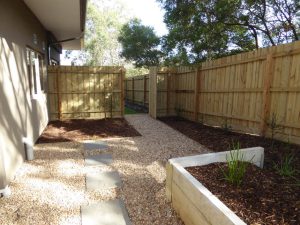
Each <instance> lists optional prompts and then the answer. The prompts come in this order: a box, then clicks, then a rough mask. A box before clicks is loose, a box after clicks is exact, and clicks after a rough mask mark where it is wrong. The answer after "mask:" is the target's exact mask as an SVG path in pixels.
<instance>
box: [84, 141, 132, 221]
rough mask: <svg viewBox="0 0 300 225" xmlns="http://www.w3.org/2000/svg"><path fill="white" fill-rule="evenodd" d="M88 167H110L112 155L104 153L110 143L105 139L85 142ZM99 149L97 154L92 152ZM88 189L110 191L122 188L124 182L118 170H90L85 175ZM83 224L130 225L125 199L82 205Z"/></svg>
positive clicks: (88, 190) (86, 164)
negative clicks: (104, 140)
mask: <svg viewBox="0 0 300 225" xmlns="http://www.w3.org/2000/svg"><path fill="white" fill-rule="evenodd" d="M83 150H84V155H85V164H84V165H85V166H86V167H110V164H111V163H112V161H113V159H112V155H111V154H107V153H103V152H102V151H106V150H108V145H107V144H106V142H103V141H91V142H90V141H89V142H87V143H83ZM93 151H98V153H97V154H90V153H91V152H93ZM85 185H86V191H87V192H90V191H96V192H97V191H100V192H101V191H110V190H112V189H114V188H121V186H122V182H121V179H120V176H119V173H118V172H117V171H108V172H107V171H97V170H96V171H89V172H87V173H86V175H85ZM81 218H82V219H81V221H82V225H130V224H131V223H130V220H129V217H128V214H127V210H126V208H125V205H124V203H123V201H121V200H119V199H116V200H108V201H99V202H97V203H93V204H90V205H83V206H82V207H81Z"/></svg>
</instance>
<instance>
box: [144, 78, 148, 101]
mask: <svg viewBox="0 0 300 225" xmlns="http://www.w3.org/2000/svg"><path fill="white" fill-rule="evenodd" d="M146 82H147V81H146V75H144V106H146V90H147V83H146Z"/></svg>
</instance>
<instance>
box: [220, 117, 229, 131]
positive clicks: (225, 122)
mask: <svg viewBox="0 0 300 225" xmlns="http://www.w3.org/2000/svg"><path fill="white" fill-rule="evenodd" d="M221 127H222V128H223V129H224V130H226V131H229V130H231V128H232V127H231V126H230V125H229V124H228V118H225V119H224V123H223V124H222V125H221Z"/></svg>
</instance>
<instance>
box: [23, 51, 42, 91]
mask: <svg viewBox="0 0 300 225" xmlns="http://www.w3.org/2000/svg"><path fill="white" fill-rule="evenodd" d="M26 60H27V71H28V75H29V87H30V93H31V95H37V94H39V93H41V92H42V90H44V87H45V85H44V80H45V78H44V74H45V73H44V70H43V67H44V59H43V55H42V54H40V53H38V52H36V51H34V50H32V49H30V48H27V49H26Z"/></svg>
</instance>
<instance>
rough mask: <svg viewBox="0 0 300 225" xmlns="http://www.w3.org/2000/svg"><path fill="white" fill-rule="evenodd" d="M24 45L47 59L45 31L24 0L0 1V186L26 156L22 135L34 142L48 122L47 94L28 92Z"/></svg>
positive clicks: (11, 176) (4, 183)
mask: <svg viewBox="0 0 300 225" xmlns="http://www.w3.org/2000/svg"><path fill="white" fill-rule="evenodd" d="M33 34H36V35H37V40H38V43H37V44H34V43H33ZM42 42H44V43H45V45H44V48H43V43H42ZM26 47H30V48H32V49H34V50H36V51H38V52H40V53H42V54H43V56H44V61H45V62H47V40H46V31H45V29H44V27H43V26H42V24H41V23H40V22H39V21H38V19H37V18H36V17H35V16H34V15H33V13H32V12H31V11H30V10H29V9H28V8H27V6H26V5H25V3H24V2H23V1H20V0H1V1H0V142H1V144H0V189H2V188H4V187H5V186H6V185H7V184H8V182H9V181H10V180H11V179H12V178H13V176H14V174H15V172H16V170H17V169H18V168H19V167H20V166H21V165H22V162H23V161H24V159H25V158H26V156H25V149H24V144H23V142H22V138H23V137H27V138H28V139H29V140H31V141H32V142H33V143H34V142H35V141H36V139H37V138H38V136H39V135H40V134H41V132H42V131H43V129H44V128H45V126H46V125H47V122H48V112H47V100H46V95H45V94H44V93H43V94H41V95H40V96H39V98H38V99H32V97H31V95H30V89H29V74H28V72H27V65H26ZM45 64H46V63H45ZM44 70H45V71H46V68H45V69H44Z"/></svg>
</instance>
